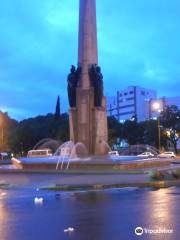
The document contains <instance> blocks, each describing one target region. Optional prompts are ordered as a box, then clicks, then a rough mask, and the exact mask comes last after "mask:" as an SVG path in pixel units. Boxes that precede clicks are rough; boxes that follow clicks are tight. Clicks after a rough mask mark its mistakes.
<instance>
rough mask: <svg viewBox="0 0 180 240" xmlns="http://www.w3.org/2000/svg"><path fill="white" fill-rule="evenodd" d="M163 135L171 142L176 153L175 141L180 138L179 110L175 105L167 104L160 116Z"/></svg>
mask: <svg viewBox="0 0 180 240" xmlns="http://www.w3.org/2000/svg"><path fill="white" fill-rule="evenodd" d="M160 120H161V124H162V126H163V130H164V136H166V138H167V139H169V141H170V142H171V143H172V144H173V146H174V150H175V152H176V153H177V142H178V140H179V139H180V110H179V109H178V107H177V106H174V105H172V106H167V107H166V109H165V110H164V111H163V112H162V113H161V116H160Z"/></svg>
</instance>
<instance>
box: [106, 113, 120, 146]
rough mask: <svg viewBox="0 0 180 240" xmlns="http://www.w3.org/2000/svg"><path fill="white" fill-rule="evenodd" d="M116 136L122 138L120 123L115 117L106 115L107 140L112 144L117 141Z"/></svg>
mask: <svg viewBox="0 0 180 240" xmlns="http://www.w3.org/2000/svg"><path fill="white" fill-rule="evenodd" d="M117 138H122V124H121V123H119V122H118V120H117V119H116V118H115V117H108V142H109V145H110V146H112V145H113V144H115V143H116V142H117Z"/></svg>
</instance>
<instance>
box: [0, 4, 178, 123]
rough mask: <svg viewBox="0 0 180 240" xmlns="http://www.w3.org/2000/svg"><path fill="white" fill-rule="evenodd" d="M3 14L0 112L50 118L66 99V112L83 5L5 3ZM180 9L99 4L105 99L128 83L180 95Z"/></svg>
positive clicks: (0, 20)
mask: <svg viewBox="0 0 180 240" xmlns="http://www.w3.org/2000/svg"><path fill="white" fill-rule="evenodd" d="M0 9H1V14H0V109H1V110H4V111H8V112H9V115H10V116H12V117H14V118H16V119H23V118H27V117H31V116H36V115H38V114H46V113H48V112H53V111H54V110H55V103H56V98H57V95H60V96H61V107H62V111H66V110H67V108H68V104H67V93H66V78H67V74H68V72H69V68H70V65H71V64H76V62H77V32H78V0H26V1H25V0H6V1H3V0H0ZM179 9H180V1H179V0H171V1H169V0H146V1H144V0H113V2H112V1H110V0H97V20H98V45H99V64H100V65H101V67H102V71H103V75H104V87H105V89H104V91H105V94H106V95H108V96H111V95H113V94H115V92H116V91H117V90H118V89H122V88H125V87H126V86H128V85H140V86H143V87H147V88H152V89H157V90H158V95H159V96H178V95H180V94H179V89H180V31H179V25H180V14H179ZM112 83H113V84H112Z"/></svg>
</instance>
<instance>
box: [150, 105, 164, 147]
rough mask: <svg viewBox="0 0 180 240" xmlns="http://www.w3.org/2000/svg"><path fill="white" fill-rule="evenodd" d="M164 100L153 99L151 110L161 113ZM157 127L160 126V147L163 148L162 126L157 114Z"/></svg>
mask: <svg viewBox="0 0 180 240" xmlns="http://www.w3.org/2000/svg"><path fill="white" fill-rule="evenodd" d="M162 108H163V106H162V102H161V101H153V102H152V103H151V110H152V111H154V112H158V113H159V114H160V113H161V111H162ZM157 128H158V149H159V151H160V150H161V127H160V118H159V116H157Z"/></svg>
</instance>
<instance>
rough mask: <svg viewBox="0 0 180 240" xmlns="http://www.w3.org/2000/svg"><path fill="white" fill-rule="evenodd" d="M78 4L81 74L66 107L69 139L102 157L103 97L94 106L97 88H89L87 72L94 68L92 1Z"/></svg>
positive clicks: (95, 57)
mask: <svg viewBox="0 0 180 240" xmlns="http://www.w3.org/2000/svg"><path fill="white" fill-rule="evenodd" d="M79 4H80V13H79V46H78V66H79V67H80V69H81V75H80V79H79V82H78V87H77V88H76V106H75V107H74V108H70V117H69V118H70V139H71V140H72V141H73V142H74V143H79V142H80V143H83V144H84V145H85V147H86V148H87V151H88V153H89V154H95V155H96V154H97V155H103V154H105V153H106V152H107V149H106V148H107V147H106V146H105V144H104V143H106V142H107V117H106V107H105V97H103V99H102V105H101V106H98V107H97V106H96V105H95V96H97V87H96V89H95V86H93V84H92V78H91V81H90V69H92V67H94V68H95V66H96V64H97V65H98V50H97V26H96V0H80V1H79ZM96 74H97V73H96ZM91 76H92V75H91ZM96 76H97V75H96ZM97 81H98V79H96V83H97ZM96 85H97V84H96ZM95 91H96V95H95Z"/></svg>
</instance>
